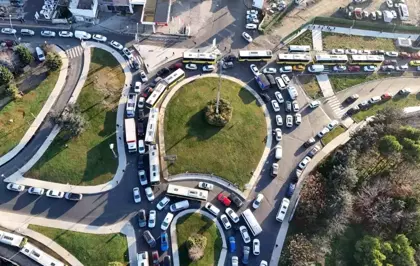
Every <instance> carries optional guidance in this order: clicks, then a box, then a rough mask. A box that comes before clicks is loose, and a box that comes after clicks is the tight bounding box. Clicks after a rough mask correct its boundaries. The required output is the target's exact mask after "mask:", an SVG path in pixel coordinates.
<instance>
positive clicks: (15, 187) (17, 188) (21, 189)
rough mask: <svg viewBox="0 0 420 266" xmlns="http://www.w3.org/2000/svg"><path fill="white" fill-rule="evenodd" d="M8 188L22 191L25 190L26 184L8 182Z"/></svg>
mask: <svg viewBox="0 0 420 266" xmlns="http://www.w3.org/2000/svg"><path fill="white" fill-rule="evenodd" d="M6 188H7V189H8V190H11V191H16V192H22V191H24V190H25V186H24V185H19V184H15V183H9V184H7V186H6Z"/></svg>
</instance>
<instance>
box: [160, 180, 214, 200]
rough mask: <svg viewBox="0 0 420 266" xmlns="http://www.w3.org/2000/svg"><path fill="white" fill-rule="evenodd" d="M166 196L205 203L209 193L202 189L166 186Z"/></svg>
mask: <svg viewBox="0 0 420 266" xmlns="http://www.w3.org/2000/svg"><path fill="white" fill-rule="evenodd" d="M166 195H167V196H171V197H178V198H184V199H190V200H198V201H207V197H208V195H209V192H208V191H207V190H203V189H197V188H190V187H183V186H178V185H172V184H169V185H168V189H167V190H166Z"/></svg>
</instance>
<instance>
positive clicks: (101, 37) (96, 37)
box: [92, 34, 107, 42]
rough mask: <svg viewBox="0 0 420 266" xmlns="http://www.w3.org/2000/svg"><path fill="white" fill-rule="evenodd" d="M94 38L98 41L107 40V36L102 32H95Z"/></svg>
mask: <svg viewBox="0 0 420 266" xmlns="http://www.w3.org/2000/svg"><path fill="white" fill-rule="evenodd" d="M92 39H94V40H95V41H98V42H106V40H107V38H106V37H105V36H103V35H101V34H93V35H92Z"/></svg>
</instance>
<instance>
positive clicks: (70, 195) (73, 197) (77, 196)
mask: <svg viewBox="0 0 420 266" xmlns="http://www.w3.org/2000/svg"><path fill="white" fill-rule="evenodd" d="M64 197H65V198H66V199H67V200H72V201H80V200H82V198H83V195H82V194H80V193H74V192H67V193H66V194H65V195H64Z"/></svg>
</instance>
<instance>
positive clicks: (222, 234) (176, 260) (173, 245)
mask: <svg viewBox="0 0 420 266" xmlns="http://www.w3.org/2000/svg"><path fill="white" fill-rule="evenodd" d="M190 213H199V214H201V215H203V216H205V217H207V218H209V219H210V220H212V221H213V222H214V223H215V224H216V226H217V229H218V230H219V232H220V237H221V238H222V251H220V256H219V261H218V262H217V266H224V265H225V260H226V255H227V244H226V236H225V232H224V231H223V228H222V226H221V225H220V223H219V221H217V218H216V217H215V216H213V215H211V214H209V213H207V212H205V211H202V210H201V209H188V210H184V211H182V212H180V213H178V214H177V215H176V216H175V217H174V220H173V221H172V223H171V228H170V234H171V249H172V258H173V265H174V266H180V263H179V250H178V239H177V236H176V223H177V222H178V219H179V218H181V217H183V216H185V215H187V214H190Z"/></svg>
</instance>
